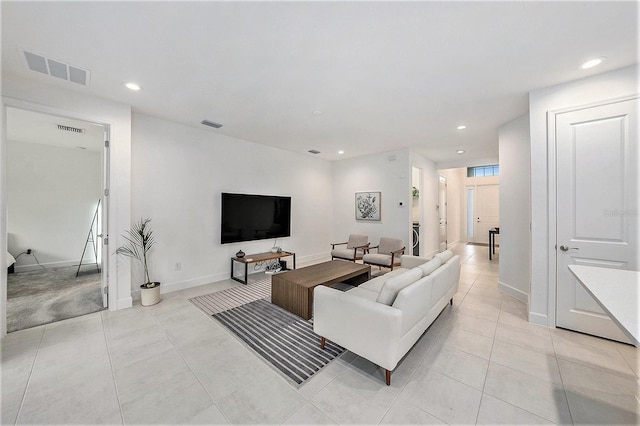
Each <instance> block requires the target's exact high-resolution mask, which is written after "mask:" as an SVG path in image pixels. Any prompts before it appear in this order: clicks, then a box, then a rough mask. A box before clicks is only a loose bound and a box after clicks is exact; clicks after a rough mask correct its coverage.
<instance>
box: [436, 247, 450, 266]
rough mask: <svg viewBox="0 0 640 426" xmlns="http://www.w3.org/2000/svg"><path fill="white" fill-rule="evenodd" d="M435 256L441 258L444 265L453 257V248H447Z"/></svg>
mask: <svg viewBox="0 0 640 426" xmlns="http://www.w3.org/2000/svg"><path fill="white" fill-rule="evenodd" d="M434 257H438V258H440V260H441V261H442V264H443V265H444V264H445V263H447V262H448V261H449V259H451V258H452V257H453V252H452V251H451V250H445V251H443V252H442V253H438V254H436V255H435V256H434Z"/></svg>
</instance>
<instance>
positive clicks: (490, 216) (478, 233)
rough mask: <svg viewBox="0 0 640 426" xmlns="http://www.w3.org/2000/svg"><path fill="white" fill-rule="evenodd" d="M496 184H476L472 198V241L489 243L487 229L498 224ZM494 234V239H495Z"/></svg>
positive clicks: (498, 201) (498, 200) (498, 212)
mask: <svg viewBox="0 0 640 426" xmlns="http://www.w3.org/2000/svg"><path fill="white" fill-rule="evenodd" d="M499 194H500V190H499V186H498V185H477V186H476V191H475V200H474V212H473V213H474V216H475V223H474V226H473V228H474V229H473V242H475V243H483V244H489V229H491V228H495V227H497V226H500V199H499ZM497 237H498V236H497V235H496V240H497Z"/></svg>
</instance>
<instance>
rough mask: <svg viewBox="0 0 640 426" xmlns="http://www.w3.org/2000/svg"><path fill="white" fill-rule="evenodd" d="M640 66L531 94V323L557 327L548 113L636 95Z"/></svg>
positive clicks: (551, 155) (552, 173)
mask: <svg viewBox="0 0 640 426" xmlns="http://www.w3.org/2000/svg"><path fill="white" fill-rule="evenodd" d="M639 92H640V88H639V87H638V66H637V65H635V66H631V67H627V68H622V69H620V70H616V71H611V72H607V73H603V74H599V75H596V76H593V77H588V78H584V79H581V80H576V81H573V82H570V83H566V84H561V85H558V86H553V87H549V88H545V89H541V90H536V91H533V92H531V93H530V94H529V111H530V123H531V226H532V229H531V253H532V256H531V265H532V273H531V294H530V303H529V320H530V321H531V322H534V323H538V324H543V325H549V326H555V250H554V245H555V236H554V234H552V233H551V232H550V230H553V229H554V226H555V220H554V217H555V205H554V203H555V200H553V199H551V200H550V199H549V188H550V186H551V185H553V181H552V180H551V179H550V177H553V175H554V173H555V170H554V169H553V167H552V166H553V163H552V162H553V158H554V156H555V154H554V152H553V151H552V150H550V149H549V146H548V139H547V113H548V112H549V111H554V110H558V109H562V108H568V107H574V106H581V105H587V104H591V103H596V102H602V101H605V100H610V99H615V98H620V97H623V96H629V95H635V94H638V93H639Z"/></svg>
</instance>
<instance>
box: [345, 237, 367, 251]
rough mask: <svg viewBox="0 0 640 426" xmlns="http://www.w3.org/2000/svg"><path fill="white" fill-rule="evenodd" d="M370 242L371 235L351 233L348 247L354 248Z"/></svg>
mask: <svg viewBox="0 0 640 426" xmlns="http://www.w3.org/2000/svg"><path fill="white" fill-rule="evenodd" d="M368 242H369V237H368V236H367V235H360V234H351V235H349V240H348V241H347V248H348V249H352V248H354V247H361V246H363V245H365V244H367V243H368Z"/></svg>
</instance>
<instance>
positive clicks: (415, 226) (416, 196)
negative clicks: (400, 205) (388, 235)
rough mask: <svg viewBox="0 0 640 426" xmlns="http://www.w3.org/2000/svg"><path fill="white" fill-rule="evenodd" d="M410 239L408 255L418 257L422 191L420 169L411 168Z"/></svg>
mask: <svg viewBox="0 0 640 426" xmlns="http://www.w3.org/2000/svg"><path fill="white" fill-rule="evenodd" d="M411 184H412V185H413V186H412V188H411V201H412V203H411V239H412V248H411V251H410V252H409V253H411V254H412V255H414V256H420V246H421V245H420V227H421V223H422V205H421V203H420V195H421V190H422V169H420V168H418V167H412V168H411Z"/></svg>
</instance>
